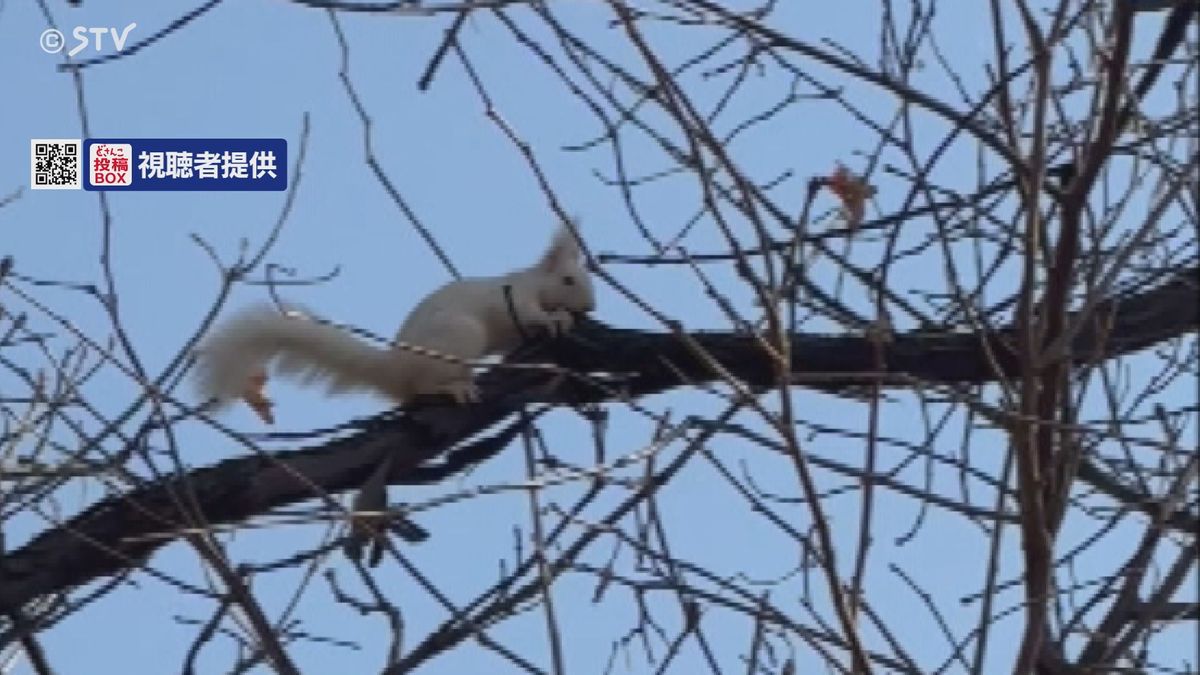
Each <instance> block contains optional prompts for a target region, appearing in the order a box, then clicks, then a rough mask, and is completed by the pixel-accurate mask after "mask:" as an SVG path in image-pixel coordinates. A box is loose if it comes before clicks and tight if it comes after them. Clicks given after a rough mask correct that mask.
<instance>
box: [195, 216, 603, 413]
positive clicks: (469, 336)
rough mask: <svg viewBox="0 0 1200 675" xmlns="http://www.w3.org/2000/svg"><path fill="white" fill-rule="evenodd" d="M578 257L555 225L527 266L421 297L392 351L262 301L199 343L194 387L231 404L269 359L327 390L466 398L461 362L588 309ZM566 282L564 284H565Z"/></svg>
mask: <svg viewBox="0 0 1200 675" xmlns="http://www.w3.org/2000/svg"><path fill="white" fill-rule="evenodd" d="M581 258H582V254H581V252H580V250H579V248H578V246H577V245H576V242H575V239H574V236H573V235H572V234H571V232H570V231H569V230H568V229H567V228H565V227H564V228H561V229H560V230H559V231H558V232H557V233H555V235H554V238H553V240H552V241H551V243H550V247H549V248H548V249H547V250H546V252H545V253H544V254H543V255H542V257H541V259H540V260H539V261H538V262H537V263H535V264H533V265H532V266H530V267H528V268H525V269H522V270H519V271H517V272H512V273H510V274H506V275H503V276H499V277H480V278H470V279H460V280H457V281H452V282H450V283H448V284H446V285H445V286H442V287H441V288H439V289H438V290H436V291H434V292H433V293H431V294H430V295H429V296H427V297H426V298H425V299H424V300H422V301H421V302H420V303H418V304H417V306H416V308H415V309H413V311H412V312H411V313H410V314H409V316H408V318H407V319H406V320H405V322H404V325H403V326H401V328H400V331H399V333H398V334H397V335H396V342H397V343H400V344H397V346H395V347H393V348H392V349H380V348H377V347H374V346H372V345H370V344H367V343H365V342H363V341H361V340H359V339H357V338H355V337H354V336H352V335H350V334H349V333H346V332H344V331H341V330H338V329H336V328H332V327H330V326H325V325H322V324H318V323H315V322H313V321H310V320H307V319H302V318H293V317H288V316H284V315H282V314H280V313H279V312H277V311H275V310H273V309H271V308H270V307H268V306H265V305H264V306H255V307H251V308H250V309H248V310H245V311H243V312H240V313H239V314H237V315H235V316H234V317H233V318H231V319H230V320H229V321H228V322H227V323H225V324H224V325H222V326H221V327H219V328H218V329H217V331H216V332H215V333H214V334H213V335H212V336H211V337H210V338H209V339H208V340H206V341H205V342H204V344H203V345H201V348H200V354H199V358H198V363H197V374H196V382H197V387H198V389H199V391H200V393H201V395H203V396H204V397H206V398H215V399H218V400H219V401H228V400H231V399H234V398H236V397H238V396H240V395H242V393H243V392H244V391H245V390H246V387H247V384H248V382H249V380H250V378H251V377H252V376H253V375H254V374H255V373H258V372H260V371H262V370H263V369H264V368H266V367H267V366H268V365H270V363H271V362H272V361H274V362H275V368H276V370H277V371H278V372H279V373H281V374H284V375H294V376H297V377H298V378H299V379H301V380H302V381H304V382H310V383H314V382H315V383H323V384H325V385H326V386H327V387H328V389H329V391H330V392H341V391H349V390H361V389H366V390H370V391H374V392H376V393H379V394H383V395H384V396H386V397H388V398H390V399H392V400H394V401H397V402H405V401H407V400H409V399H411V398H412V397H413V396H417V395H422V394H448V395H450V396H453V397H454V398H455V399H456V400H458V401H460V402H465V401H469V400H474V399H475V398H476V396H477V393H476V390H475V386H474V384H473V382H472V378H471V362H474V361H477V360H479V359H480V358H482V357H484V356H487V355H490V354H503V353H506V352H509V351H511V350H512V349H514V348H515V347H517V346H518V345H519V344H520V343H521V341H522V340H523V339H524V337H526V336H532V335H537V334H539V333H544V332H546V331H549V332H552V333H561V332H564V331H566V330H568V329H569V328H570V325H571V312H586V311H591V310H592V309H593V308H594V307H595V299H594V296H593V291H592V284H591V279H590V277H589V276H588V274H587V270H586V269H585V268H584V266H583V262H582V259H581ZM568 277H569V278H570V279H572V280H573V281H572V283H567V282H566V281H565V279H566V278H568ZM506 288H507V289H509V290H508V291H507V292H506V290H505V289H506ZM514 315H515V316H514ZM518 322H519V323H518ZM405 345H410V346H414V347H417V348H421V349H424V350H429V351H432V352H436V353H437V354H440V355H444V356H448V357H451V358H450V359H446V358H438V357H437V356H433V355H428V354H427V353H426V354H422V353H418V352H414V351H412V350H410V349H406V348H405Z"/></svg>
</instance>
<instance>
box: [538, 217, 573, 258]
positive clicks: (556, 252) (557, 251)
mask: <svg viewBox="0 0 1200 675" xmlns="http://www.w3.org/2000/svg"><path fill="white" fill-rule="evenodd" d="M573 222H575V223H576V227H578V222H579V221H578V220H574V221H573ZM582 255H583V252H582V251H580V250H579V244H578V243H576V241H575V235H574V234H572V233H571V229H570V227H569V226H567V225H565V224H563V225H559V227H558V230H556V231H555V232H554V238H553V239H551V240H550V247H549V248H547V249H546V252H545V253H544V254H543V255H542V259H541V260H540V261H539V262H538V266H539V267H542V268H543V269H562V267H563V266H570V265H575V264H576V263H577V262H578V260H579V258H580V257H581V256H582Z"/></svg>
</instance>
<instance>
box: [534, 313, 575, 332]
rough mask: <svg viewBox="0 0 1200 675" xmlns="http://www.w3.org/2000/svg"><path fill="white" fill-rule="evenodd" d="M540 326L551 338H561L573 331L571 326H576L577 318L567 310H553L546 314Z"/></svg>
mask: <svg viewBox="0 0 1200 675" xmlns="http://www.w3.org/2000/svg"><path fill="white" fill-rule="evenodd" d="M540 324H541V327H542V328H543V329H544V330H545V331H546V332H547V333H549V334H550V336H551V337H559V336H562V335H566V334H567V332H568V331H570V330H571V326H572V325H574V324H575V317H573V316H571V313H570V312H568V311H567V310H565V309H552V310H550V311H549V312H546V316H545V317H544V318H543V319H542V320H541V321H540Z"/></svg>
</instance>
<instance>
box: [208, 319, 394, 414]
mask: <svg viewBox="0 0 1200 675" xmlns="http://www.w3.org/2000/svg"><path fill="white" fill-rule="evenodd" d="M399 356H400V355H399V354H397V353H395V352H393V351H392V350H390V349H383V348H378V347H373V346H371V345H369V344H367V343H365V342H362V341H361V340H359V339H357V338H355V337H354V336H353V335H350V334H349V333H346V332H345V331H342V330H339V329H337V328H334V327H332V326H327V325H324V324H320V323H316V322H315V321H311V320H308V319H304V318H299V317H289V316H284V315H283V314H280V313H279V312H278V311H276V310H274V309H272V308H271V307H270V306H266V305H260V306H256V307H251V308H249V309H246V310H244V311H242V312H240V313H238V314H237V315H235V316H234V317H232V318H231V319H230V320H229V321H227V322H226V323H225V324H223V325H222V326H219V327H218V328H217V330H216V331H215V332H214V333H213V334H212V335H211V336H210V337H209V338H208V339H207V340H205V341H204V342H203V343H202V344H201V346H200V350H199V354H198V359H197V364H196V383H197V389H198V390H199V392H200V394H201V395H202V396H203V397H205V398H216V399H218V400H220V401H223V402H225V401H229V400H232V399H236V398H238V397H240V396H241V395H242V393H243V392H244V391H245V390H246V387H247V384H248V383H249V381H250V378H251V377H252V376H253V375H255V374H256V373H258V372H260V371H262V370H264V369H265V368H266V367H267V366H268V365H270V362H271V361H272V360H274V361H275V370H276V371H277V372H279V373H282V374H286V375H292V376H295V377H297V378H299V379H301V380H303V381H305V382H318V383H324V384H325V385H326V386H327V387H328V388H329V390H330V391H349V390H355V389H359V390H361V389H365V390H369V391H374V392H376V393H381V394H384V395H386V396H388V397H390V398H392V399H394V400H396V401H403V400H405V399H406V398H408V392H407V387H406V386H405V381H406V378H405V377H404V374H403V373H402V372H401V371H402V369H403V359H402V358H398V357H399Z"/></svg>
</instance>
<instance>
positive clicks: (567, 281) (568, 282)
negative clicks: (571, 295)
mask: <svg viewBox="0 0 1200 675" xmlns="http://www.w3.org/2000/svg"><path fill="white" fill-rule="evenodd" d="M563 285H564V286H574V285H575V277H572V276H565V277H563Z"/></svg>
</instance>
